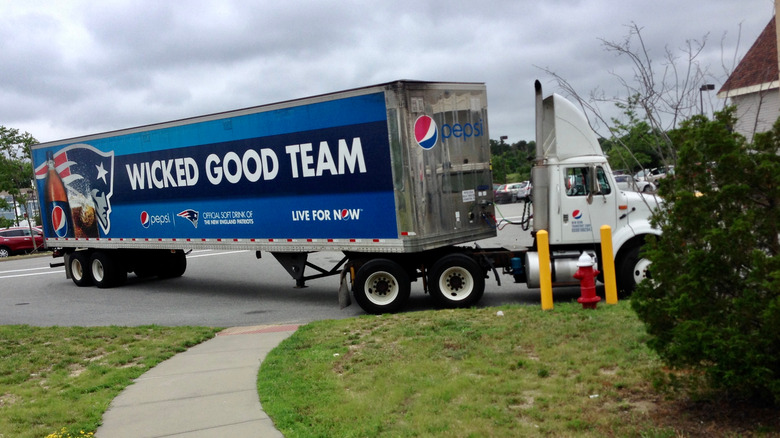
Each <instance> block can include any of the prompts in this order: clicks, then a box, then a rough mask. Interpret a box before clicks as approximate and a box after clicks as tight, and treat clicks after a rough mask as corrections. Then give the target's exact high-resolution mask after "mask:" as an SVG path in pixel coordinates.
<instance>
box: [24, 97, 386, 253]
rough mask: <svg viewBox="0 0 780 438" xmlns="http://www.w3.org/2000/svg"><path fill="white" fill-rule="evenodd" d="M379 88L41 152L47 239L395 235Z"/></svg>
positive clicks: (36, 156)
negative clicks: (362, 93)
mask: <svg viewBox="0 0 780 438" xmlns="http://www.w3.org/2000/svg"><path fill="white" fill-rule="evenodd" d="M388 141H389V140H388V129H387V109H386V106H385V98H384V93H381V92H380V93H373V94H367V95H363V96H356V97H349V98H342V99H337V100H332V101H327V102H319V103H312V104H307V105H301V106H295V107H289V108H281V109H275V110H270V111H265V112H258V113H250V114H243V115H235V116H232V117H231V116H229V115H226V116H225V117H224V118H219V119H209V120H204V121H200V122H193V123H189V124H183V125H177V126H169V127H161V128H159V129H150V130H146V131H141V132H133V133H127V134H119V135H116V136H113V137H103V138H95V139H91V140H86V141H84V142H80V143H74V144H68V145H62V146H57V147H48V148H41V149H36V150H34V151H33V159H34V162H35V163H36V164H38V166H36V168H35V176H36V181H37V185H38V190H39V193H41V194H42V195H41V198H42V200H43V201H44V211H43V213H42V220H43V226H44V230H45V233H46V236H47V237H49V238H115V239H119V238H126V239H129V238H138V239H144V238H147V239H151V238H154V239H188V238H189V239H394V238H397V237H398V231H397V225H396V215H395V198H394V193H393V184H392V169H391V159H390V148H389V143H388Z"/></svg>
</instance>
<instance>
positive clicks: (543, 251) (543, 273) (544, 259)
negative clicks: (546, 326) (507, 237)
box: [536, 230, 553, 310]
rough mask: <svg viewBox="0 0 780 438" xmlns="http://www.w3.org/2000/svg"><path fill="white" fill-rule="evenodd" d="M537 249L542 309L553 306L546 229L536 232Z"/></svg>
mask: <svg viewBox="0 0 780 438" xmlns="http://www.w3.org/2000/svg"><path fill="white" fill-rule="evenodd" d="M536 246H537V247H538V249H539V285H540V286H541V288H542V310H550V309H552V308H553V295H552V277H551V274H550V237H549V236H548V235H547V231H546V230H541V231H539V232H537V233H536Z"/></svg>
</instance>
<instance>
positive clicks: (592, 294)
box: [574, 251, 601, 309]
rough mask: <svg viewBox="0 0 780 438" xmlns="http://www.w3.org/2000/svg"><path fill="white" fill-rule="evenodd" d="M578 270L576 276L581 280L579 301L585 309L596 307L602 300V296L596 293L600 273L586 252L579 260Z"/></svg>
mask: <svg viewBox="0 0 780 438" xmlns="http://www.w3.org/2000/svg"><path fill="white" fill-rule="evenodd" d="M577 266H579V267H580V268H579V269H577V272H575V273H574V278H576V279H577V280H579V281H580V297H579V298H577V302H578V303H582V308H583V309H595V308H596V304H597V303H598V302H599V301H601V297H600V296H598V295H596V276H597V275H599V271H598V269H593V259H592V258H591V257H590V256H589V255H588V253H586V252H584V251H583V253H582V255H581V256H580V259H579V260H578V261H577Z"/></svg>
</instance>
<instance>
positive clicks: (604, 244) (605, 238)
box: [601, 225, 618, 304]
mask: <svg viewBox="0 0 780 438" xmlns="http://www.w3.org/2000/svg"><path fill="white" fill-rule="evenodd" d="M601 267H602V269H604V290H605V295H606V296H607V304H617V302H618V297H617V282H616V281H615V257H614V255H613V254H612V228H610V226H609V225H602V226H601Z"/></svg>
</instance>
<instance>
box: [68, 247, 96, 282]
mask: <svg viewBox="0 0 780 438" xmlns="http://www.w3.org/2000/svg"><path fill="white" fill-rule="evenodd" d="M89 266H90V265H89V253H88V252H86V251H77V252H74V253H71V254H70V278H71V280H73V283H74V284H75V285H76V286H78V287H84V286H92V284H93V280H92V271H91V270H90V268H89Z"/></svg>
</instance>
